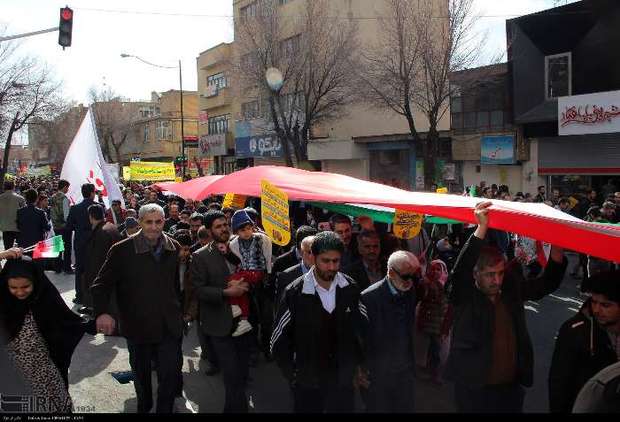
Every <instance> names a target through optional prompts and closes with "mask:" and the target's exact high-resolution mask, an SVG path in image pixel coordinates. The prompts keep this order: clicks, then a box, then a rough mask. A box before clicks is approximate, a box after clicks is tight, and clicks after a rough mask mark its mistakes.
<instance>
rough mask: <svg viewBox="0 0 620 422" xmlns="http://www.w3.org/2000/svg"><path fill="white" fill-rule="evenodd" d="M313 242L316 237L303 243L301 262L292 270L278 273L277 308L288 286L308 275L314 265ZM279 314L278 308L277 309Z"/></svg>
mask: <svg viewBox="0 0 620 422" xmlns="http://www.w3.org/2000/svg"><path fill="white" fill-rule="evenodd" d="M312 242H314V236H307V237H304V239H303V240H302V241H301V247H300V249H301V262H300V263H299V264H297V265H295V266H293V267H291V268H287V269H286V270H284V271H282V272H281V273H278V276H277V278H276V306H278V304H279V303H280V301H281V300H282V295H283V293H284V289H286V286H288V285H289V284H291V283H292V282H293V281H295V280H297V279H298V278H299V277H301V276H302V275H304V274H306V273H307V272H308V271H310V269H312V266H313V265H314V255H312ZM276 313H277V308H276Z"/></svg>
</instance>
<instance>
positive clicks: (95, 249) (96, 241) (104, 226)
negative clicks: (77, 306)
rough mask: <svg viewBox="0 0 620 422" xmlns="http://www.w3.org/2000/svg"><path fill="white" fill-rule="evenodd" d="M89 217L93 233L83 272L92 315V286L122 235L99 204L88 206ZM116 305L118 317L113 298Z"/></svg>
mask: <svg viewBox="0 0 620 422" xmlns="http://www.w3.org/2000/svg"><path fill="white" fill-rule="evenodd" d="M88 218H89V219H90V224H91V227H92V233H91V236H90V238H89V239H88V242H87V243H86V250H85V251H84V272H83V274H82V292H83V293H82V299H83V301H82V304H83V305H84V307H85V308H86V310H85V311H86V312H84V313H87V314H89V315H92V312H93V298H92V295H91V292H90V287H91V286H92V285H93V282H94V281H95V279H96V278H97V275H98V274H99V270H101V267H103V264H104V263H105V260H106V257H107V256H108V251H109V250H110V248H112V246H113V245H114V244H116V243H117V242H119V241H120V240H121V235H120V233H119V232H118V229H117V228H116V225H115V224H114V223H110V222H108V221H106V220H105V214H104V212H103V207H102V206H101V205H99V204H93V205H91V206H90V207H88ZM112 301H113V302H114V306H113V307H112V308H113V309H114V311H112V313H111V315H113V316H114V317H115V319H116V316H117V315H118V311H116V300H114V295H113V300H112ZM117 328H118V327H117Z"/></svg>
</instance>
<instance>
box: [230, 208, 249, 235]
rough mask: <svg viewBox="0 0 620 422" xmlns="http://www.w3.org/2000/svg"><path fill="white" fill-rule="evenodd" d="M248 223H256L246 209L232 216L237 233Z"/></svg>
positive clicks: (234, 231) (234, 229) (233, 228)
mask: <svg viewBox="0 0 620 422" xmlns="http://www.w3.org/2000/svg"><path fill="white" fill-rule="evenodd" d="M246 224H251V225H254V221H252V219H251V218H250V216H249V215H248V213H247V212H246V211H245V210H238V211H235V213H234V214H233V216H232V231H233V233H236V232H237V230H239V229H240V228H241V227H243V226H245V225H246Z"/></svg>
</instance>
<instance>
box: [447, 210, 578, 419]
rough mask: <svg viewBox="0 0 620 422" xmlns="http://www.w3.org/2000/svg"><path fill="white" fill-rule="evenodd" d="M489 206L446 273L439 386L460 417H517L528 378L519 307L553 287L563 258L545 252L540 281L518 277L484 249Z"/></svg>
mask: <svg viewBox="0 0 620 422" xmlns="http://www.w3.org/2000/svg"><path fill="white" fill-rule="evenodd" d="M492 205H493V203H491V202H481V203H479V204H478V205H477V206H476V208H475V210H474V216H475V218H476V220H477V222H478V227H477V228H476V230H475V232H474V233H473V235H472V236H471V237H470V238H469V240H468V241H467V243H466V244H465V246H464V247H463V249H462V250H461V253H460V255H459V258H458V260H457V262H456V264H455V266H454V269H453V272H452V277H451V279H450V280H449V286H448V287H447V290H448V292H449V298H450V302H451V303H452V305H453V307H454V322H453V325H452V330H453V334H452V341H451V345H450V355H449V357H448V362H447V365H446V366H447V368H446V379H449V380H452V381H454V382H455V400H456V406H457V410H458V411H460V412H483V413H486V412H494V413H501V412H513V413H514V412H516V413H520V412H523V399H524V396H525V391H524V388H523V387H530V386H532V384H533V377H534V368H533V367H534V352H533V349H532V342H531V340H530V336H529V333H528V330H527V325H526V322H525V309H524V302H525V301H527V300H540V299H542V298H543V297H545V296H546V295H548V294H550V293H553V292H554V291H555V290H557V288H558V287H559V286H560V284H561V282H562V279H563V277H564V273H565V271H566V266H567V259H566V257H565V256H564V251H563V249H562V248H559V247H556V246H552V247H551V253H550V259H549V261H548V263H547V267H546V268H545V270H544V272H543V273H542V275H540V276H539V277H538V278H527V279H526V278H525V277H524V275H523V271H522V269H521V267H520V265H519V264H518V263H517V262H515V261H511V262H509V263H508V262H506V258H505V256H504V255H503V254H502V253H501V252H500V251H499V250H498V249H497V248H495V247H490V246H485V241H484V239H485V237H486V235H487V232H488V230H489V220H490V215H489V214H490V213H491V214H492V211H491V210H490V207H491V206H492Z"/></svg>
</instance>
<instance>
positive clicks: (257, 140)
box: [235, 135, 283, 158]
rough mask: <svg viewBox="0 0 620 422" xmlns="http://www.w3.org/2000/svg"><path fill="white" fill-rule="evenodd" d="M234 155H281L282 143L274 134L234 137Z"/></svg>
mask: <svg viewBox="0 0 620 422" xmlns="http://www.w3.org/2000/svg"><path fill="white" fill-rule="evenodd" d="M235 155H236V156H237V157H238V158H249V157H272V158H279V157H283V149H282V143H281V142H280V140H279V139H278V137H277V136H276V135H260V136H246V137H241V138H235Z"/></svg>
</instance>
